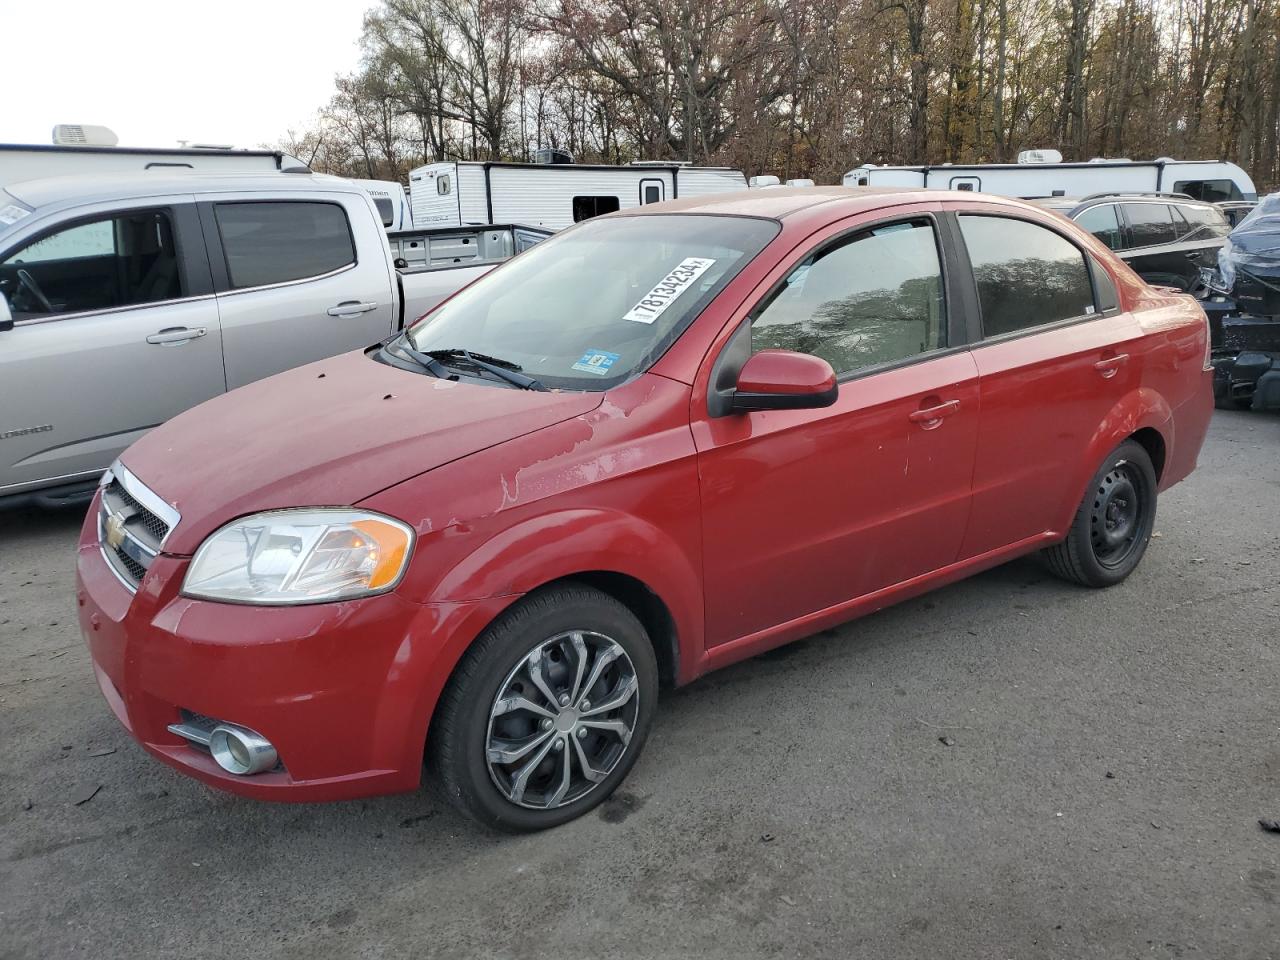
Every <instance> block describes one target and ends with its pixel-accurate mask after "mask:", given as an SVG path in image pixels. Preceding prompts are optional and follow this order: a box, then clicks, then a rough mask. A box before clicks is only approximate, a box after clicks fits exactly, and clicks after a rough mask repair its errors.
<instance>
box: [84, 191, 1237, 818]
mask: <svg viewBox="0 0 1280 960" xmlns="http://www.w3.org/2000/svg"><path fill="white" fill-rule="evenodd" d="M1207 359H1208V331H1207V328H1206V323H1205V316H1204V313H1203V311H1202V310H1201V309H1200V307H1199V306H1198V305H1197V303H1196V302H1195V301H1194V300H1193V299H1192V298H1190V297H1187V296H1183V295H1180V294H1171V293H1169V292H1167V291H1162V290H1158V289H1155V288H1152V287H1150V286H1147V285H1146V284H1144V283H1142V282H1141V281H1140V280H1139V279H1138V278H1137V277H1135V276H1134V274H1133V273H1132V272H1131V271H1129V270H1128V269H1125V268H1124V267H1123V266H1122V265H1121V263H1120V262H1119V261H1118V260H1117V259H1116V257H1115V255H1114V254H1112V253H1111V252H1109V251H1108V250H1107V248H1106V247H1105V246H1103V245H1102V244H1101V243H1100V242H1098V241H1097V240H1096V239H1095V238H1094V237H1092V236H1091V235H1089V234H1088V233H1086V232H1084V231H1083V230H1081V229H1080V228H1079V227H1077V226H1075V225H1073V224H1071V223H1069V222H1067V221H1065V220H1063V219H1062V218H1060V217H1056V216H1053V215H1051V214H1049V213H1047V212H1046V211H1043V210H1040V209H1038V208H1035V207H1032V206H1030V205H1028V204H1024V203H1019V202H1016V201H1010V200H1001V199H999V198H995V197H983V196H976V195H972V194H941V193H928V192H925V191H883V190H875V191H851V190H845V189H842V188H839V187H831V188H822V189H803V190H795V189H787V188H781V189H777V190H767V191H759V192H755V193H752V194H738V195H736V196H720V197H704V198H701V199H697V200H683V201H677V202H673V203H668V204H660V205H655V206H645V207H643V208H640V209H636V210H631V211H627V212H626V213H625V214H616V215H613V216H606V217H601V218H597V219H593V220H591V221H588V222H586V223H583V224H580V225H578V226H576V227H573V228H571V229H569V230H566V231H564V232H563V233H560V234H558V235H557V236H555V237H553V238H551V239H550V240H547V241H545V242H544V243H542V244H539V245H538V246H536V247H534V248H533V249H532V250H530V251H528V252H527V253H526V254H524V255H523V256H520V257H518V258H516V259H514V260H512V261H510V262H509V263H507V264H504V265H503V266H502V267H499V268H498V269H497V270H496V271H494V272H493V273H491V274H490V275H488V276H486V277H484V278H482V279H481V280H479V281H478V282H476V283H475V284H473V285H472V286H470V287H468V288H467V289H466V290H464V291H463V292H461V293H460V294H458V295H457V296H455V297H453V298H452V299H451V300H449V301H448V302H447V303H445V304H443V305H442V306H440V307H439V308H437V309H436V310H435V311H433V312H432V313H431V314H429V315H428V316H427V317H425V318H424V319H423V320H422V321H420V322H419V323H417V324H414V325H412V327H410V328H409V329H408V330H407V331H406V332H405V333H403V334H402V335H400V336H398V337H395V338H392V339H390V340H388V341H386V342H385V343H384V344H383V345H381V346H379V347H376V348H372V349H368V350H364V351H359V352H354V353H348V354H346V355H344V356H341V357H336V358H333V359H330V360H326V361H324V362H322V363H316V364H311V365H309V366H306V367H302V368H300V369H297V370H293V371H290V372H288V373H284V374H281V375H279V376H276V377H273V378H270V379H267V380H262V381H259V382H257V383H254V384H251V385H250V386H247V387H244V388H242V389H239V390H235V391H232V392H231V393H229V394H227V395H226V396H222V397H218V398H215V399H214V400H212V401H210V402H208V403H206V404H203V405H201V406H199V407H197V408H195V409H194V410H190V411H188V412H187V413H184V414H182V415H181V416H179V417H177V418H175V419H174V420H172V421H171V422H170V423H168V424H166V425H164V426H162V427H160V428H158V429H156V430H154V431H152V432H151V433H150V434H148V435H147V436H146V437H144V438H143V439H142V440H140V441H139V442H138V443H136V444H135V445H134V446H132V447H131V448H130V449H129V450H127V451H125V453H124V454H123V456H122V457H121V458H120V461H119V463H118V464H117V465H116V466H115V467H113V468H112V470H111V473H110V475H109V476H108V477H107V478H105V482H104V483H103V485H102V486H101V488H100V490H99V492H98V494H97V495H96V497H95V499H94V502H93V505H92V507H91V509H90V511H89V515H88V518H87V519H86V522H85V526H84V529H83V532H82V534H81V539H80V544H79V552H78V560H77V576H78V583H79V587H78V601H79V615H80V624H81V627H82V629H83V631H84V636H85V637H86V639H87V641H88V644H89V649H90V652H91V655H92V660H93V664H94V670H95V672H96V675H97V678H98V682H99V684H100V685H101V688H102V691H103V694H104V696H105V698H106V700H107V702H108V703H109V704H110V708H111V709H112V710H113V711H114V713H115V714H116V716H117V717H118V718H119V719H120V720H121V722H122V723H123V724H124V726H125V727H126V728H127V729H128V730H129V731H130V732H131V734H132V735H133V736H134V737H135V738H137V739H138V740H139V741H140V742H141V743H142V744H143V746H144V747H145V748H146V750H147V751H149V752H150V753H152V754H153V755H155V756H156V757H158V758H159V759H161V760H163V761H164V762H166V763H168V764H170V765H172V766H174V767H176V768H177V769H178V770H180V771H182V772H184V773H186V774H188V775H191V776H193V777H196V778H198V779H200V780H202V781H204V782H205V783H208V784H211V785H213V786H216V787H220V788H222V789H226V790H231V791H233V792H236V793H241V794H245V795H247V796H252V797H259V798H269V799H281V800H332V799H336V798H339V797H354V796H361V795H369V794H379V793H388V792H394V791H403V790H411V789H413V788H415V787H416V786H417V784H418V782H419V778H420V776H421V773H422V769H423V758H424V750H425V751H426V766H427V769H428V770H429V771H430V773H431V775H432V776H434V777H437V778H438V779H439V780H440V782H441V783H442V784H443V786H444V789H445V792H446V794H447V795H448V796H449V797H450V798H451V799H452V800H453V801H454V802H455V803H457V804H458V805H459V806H460V807H461V808H462V809H464V810H466V811H467V812H468V813H470V814H471V815H473V816H475V817H476V818H478V819H479V820H481V821H483V822H485V823H488V824H493V825H496V826H499V827H503V828H508V829H537V828H541V827H548V826H552V825H554V824H557V823H563V822H564V821H567V820H569V819H572V818H573V817H576V816H579V815H581V814H582V813H584V812H585V811H587V810H589V809H591V808H592V807H593V806H595V805H596V804H598V803H600V802H601V801H602V800H603V799H605V797H607V796H608V795H609V794H610V792H612V791H613V790H614V789H615V788H616V787H617V786H618V784H619V783H620V782H621V781H622V779H623V778H624V777H625V776H626V775H627V772H628V771H629V770H630V769H631V767H632V766H633V765H634V763H635V762H636V758H637V756H638V755H639V753H640V750H641V747H642V746H643V744H644V742H645V738H646V736H647V734H648V732H649V729H650V726H651V724H652V722H653V717H654V713H655V710H656V708H657V706H658V688H659V685H660V684H662V683H667V684H682V683H687V682H689V681H691V680H693V679H694V678H696V677H698V676H700V675H702V674H704V673H706V672H707V671H709V670H713V669H716V668H718V667H722V666H725V665H727V664H730V663H733V662H735V661H737V660H741V659H744V658H746V657H750V656H753V655H755V654H758V653H760V652H762V651H765V650H768V649H770V648H771V647H776V646H778V645H780V644H783V643H786V642H788V641H791V640H795V639H797V638H799V637H802V636H806V635H808V634H811V633H814V632H816V631H819V630H822V629H824V628H827V627H831V626H833V625H835V624H837V623H839V622H841V621H844V620H848V619H850V618H852V617H855V616H858V615H859V614H863V613H868V612H871V611H874V610H878V609H881V608H882V607H885V606H887V605H889V604H891V603H894V602H895V601H898V600H902V599H905V598H907V597H911V596H914V595H917V594H919V593H922V592H924V591H926V590H928V589H931V588H933V587H937V586H940V585H942V584H945V583H949V582H952V581H954V580H957V579H959V578H961V577H964V576H968V575H969V574H972V573H975V572H977V571H979V570H982V569H985V568H988V567H991V566H994V565H996V564H999V563H1002V562H1004V561H1006V560H1009V559H1011V558H1013V557H1017V556H1021V555H1023V554H1030V553H1036V552H1037V551H1043V552H1044V554H1045V556H1046V558H1047V561H1048V563H1049V566H1050V569H1052V570H1053V571H1054V572H1055V573H1057V574H1058V575H1060V576H1062V577H1064V578H1066V579H1068V580H1071V581H1074V582H1076V583H1080V584H1085V585H1089V586H1095V587H1102V586H1108V585H1111V584H1115V583H1118V582H1120V581H1121V580H1123V579H1124V578H1125V577H1126V576H1128V575H1129V574H1130V573H1131V572H1132V571H1133V570H1134V568H1135V567H1136V566H1137V564H1138V563H1139V561H1140V560H1141V558H1142V556H1143V552H1144V550H1145V549H1146V546H1147V543H1148V538H1149V537H1150V536H1151V532H1152V525H1153V523H1154V521H1155V511H1156V498H1157V494H1158V492H1159V491H1162V490H1165V489H1167V488H1168V487H1169V486H1170V485H1172V484H1174V483H1177V482H1178V481H1179V480H1181V479H1182V478H1183V477H1185V476H1187V474H1188V473H1190V472H1191V470H1192V469H1193V468H1194V466H1195V462H1196V457H1197V454H1198V452H1199V450H1200V445H1201V443H1202V441H1203V439H1204V435H1205V430H1206V428H1207V426H1208V422H1209V417H1210V415H1211V413H1212V397H1211V393H1210V379H1211V374H1210V372H1209V368H1208V366H1207Z"/></svg>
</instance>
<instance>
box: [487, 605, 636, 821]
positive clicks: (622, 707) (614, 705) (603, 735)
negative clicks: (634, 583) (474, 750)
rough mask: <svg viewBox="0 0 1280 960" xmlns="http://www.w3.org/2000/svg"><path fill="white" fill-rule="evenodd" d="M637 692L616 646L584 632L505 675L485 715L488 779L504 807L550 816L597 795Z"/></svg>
mask: <svg viewBox="0 0 1280 960" xmlns="http://www.w3.org/2000/svg"><path fill="white" fill-rule="evenodd" d="M639 710H640V684H639V681H638V679H637V678H636V671H635V666H634V665H633V664H632V662H631V658H630V657H629V656H628V655H627V652H626V651H625V650H624V649H623V648H622V646H621V645H620V644H619V643H618V642H617V641H615V640H613V639H612V638H610V637H607V636H605V635H604V634H601V633H595V632H593V631H589V630H572V631H569V632H567V633H561V634H558V635H556V636H554V637H552V638H551V639H549V640H545V641H543V642H542V643H540V644H538V645H537V646H536V647H534V648H533V650H531V651H530V652H529V653H528V654H526V655H525V656H524V657H523V658H522V659H521V660H520V662H519V663H517V664H516V665H515V667H514V668H513V669H512V670H511V672H510V673H509V674H507V678H506V679H505V680H504V681H503V682H502V684H501V686H499V688H498V694H497V696H496V697H494V700H493V705H492V707H491V708H490V711H489V724H488V730H487V733H486V743H485V752H486V760H487V762H488V768H489V776H490V777H491V778H492V779H493V782H494V784H495V785H496V786H497V788H498V789H499V790H500V791H501V792H502V795H503V796H505V797H506V798H507V799H508V800H509V801H511V802H512V803H514V804H517V805H519V806H522V807H529V808H532V809H537V810H551V809H556V808H558V807H563V806H566V805H567V804H570V803H573V802H575V801H577V800H580V799H581V798H582V797H585V796H586V795H587V794H589V793H590V792H591V791H592V790H594V789H596V788H597V787H598V786H599V785H600V784H601V783H602V782H603V781H604V780H605V779H606V778H607V777H608V776H609V774H610V772H612V771H613V769H614V768H615V767H616V766H617V765H618V761H619V760H621V759H622V756H623V754H625V753H626V751H627V747H628V745H629V744H630V743H631V737H632V735H633V734H634V733H635V728H636V722H637V719H638V717H639Z"/></svg>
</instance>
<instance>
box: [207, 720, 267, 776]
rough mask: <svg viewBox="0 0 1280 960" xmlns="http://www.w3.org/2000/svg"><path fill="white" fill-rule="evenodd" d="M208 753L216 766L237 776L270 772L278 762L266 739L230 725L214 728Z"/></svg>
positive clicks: (220, 725)
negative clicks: (211, 755)
mask: <svg viewBox="0 0 1280 960" xmlns="http://www.w3.org/2000/svg"><path fill="white" fill-rule="evenodd" d="M209 752H210V753H211V754H213V760H214V762H215V763H216V764H217V765H218V766H220V767H221V768H222V769H223V770H225V771H227V773H234V774H235V775H236V776H238V777H247V776H250V775H252V774H255V773H261V772H262V771H263V770H270V769H272V768H273V767H274V766H275V765H276V763H277V762H278V760H279V758H278V757H277V756H276V748H275V747H273V746H272V745H271V742H270V741H269V740H267V739H266V737H263V736H262V735H261V734H257V733H254V732H253V731H252V730H250V729H248V728H247V727H237V726H236V725H235V724H233V723H220V724H218V725H217V726H216V727H214V728H213V732H212V733H210V734H209Z"/></svg>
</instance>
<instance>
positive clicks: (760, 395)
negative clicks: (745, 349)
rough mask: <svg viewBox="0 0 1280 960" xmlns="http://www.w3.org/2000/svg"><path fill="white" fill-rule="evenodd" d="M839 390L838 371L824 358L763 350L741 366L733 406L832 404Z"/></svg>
mask: <svg viewBox="0 0 1280 960" xmlns="http://www.w3.org/2000/svg"><path fill="white" fill-rule="evenodd" d="M839 389H840V388H839V385H838V384H837V383H836V372H835V371H834V370H833V369H831V364H829V363H827V361H825V360H823V359H822V358H821V357H815V356H812V355H811V354H807V353H795V352H793V351H791V350H761V351H760V352H759V353H755V354H752V356H751V358H750V359H748V360H747V362H746V363H744V364H743V365H742V372H741V373H739V374H738V386H737V389H736V390H735V391H734V394H733V409H734V410H738V411H747V410H808V409H814V408H817V407H829V406H831V404H833V403H835V402H836V396H837V394H838V392H839Z"/></svg>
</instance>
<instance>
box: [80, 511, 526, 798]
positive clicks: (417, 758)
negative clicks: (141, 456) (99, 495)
mask: <svg viewBox="0 0 1280 960" xmlns="http://www.w3.org/2000/svg"><path fill="white" fill-rule="evenodd" d="M93 516H94V511H93V510H90V512H89V517H90V518H92V517H93ZM186 563H187V561H186V560H185V559H183V558H176V557H169V556H165V555H161V556H160V557H158V558H157V559H156V561H155V562H154V564H153V565H152V567H151V570H150V571H149V572H148V573H147V576H146V578H145V579H144V580H143V582H142V584H141V586H140V588H139V590H138V592H137V594H131V593H130V592H129V591H128V590H127V589H126V588H125V587H124V586H123V585H122V584H121V583H120V581H119V580H118V579H116V577H115V576H114V575H113V574H112V573H111V571H110V570H109V569H108V567H107V565H106V562H105V561H104V559H103V558H102V555H101V552H100V551H99V548H98V544H97V542H96V530H95V528H94V525H93V524H92V523H87V524H86V526H85V529H84V531H83V532H82V534H81V541H80V545H79V550H78V556H77V563H76V572H77V602H78V605H79V606H78V613H79V619H80V627H81V630H82V631H83V633H84V636H85V640H86V642H87V644H88V647H89V652H90V654H91V656H92V660H93V669H94V673H95V675H96V677H97V680H98V684H99V686H100V687H101V688H102V693H103V696H104V697H105V698H106V700H107V703H108V704H109V705H110V707H111V710H112V712H114V713H115V715H116V717H117V719H119V721H120V722H121V724H123V725H124V727H125V729H126V730H128V731H129V732H130V733H131V734H132V735H133V737H134V738H135V739H136V740H138V742H139V743H140V744H142V746H143V747H144V748H145V749H146V750H147V752H149V753H150V754H152V755H153V756H155V757H156V758H157V759H159V760H162V761H164V762H165V763H167V764H169V765H170V766H172V767H174V768H176V769H178V770H180V771H181V772H183V773H185V774H187V775H188V776H192V777H195V778H196V779H198V780H201V781H203V782H204V783H207V784H209V785H210V786H214V787H218V788H220V789H223V790H228V791H231V792H233V793H237V794H242V795H244V796H249V797H256V798H259V799H271V800H291V801H323V800H337V799H343V798H349V797H359V796H369V795H373V794H383V793H396V792H403V791H408V790H413V789H414V788H416V787H417V785H418V783H419V780H420V777H421V772H422V757H423V747H424V744H425V740H426V733H427V725H428V723H429V721H430V717H431V712H432V710H433V709H434V706H435V702H436V700H437V698H438V697H439V693H440V691H441V690H442V689H443V686H444V683H445V681H446V680H447V678H448V675H449V672H450V671H451V670H452V667H453V664H454V663H455V662H456V659H457V656H458V655H459V654H460V652H461V651H462V650H463V649H465V647H466V645H467V644H469V643H470V641H471V639H472V638H474V636H475V635H476V634H477V633H478V632H479V631H480V630H481V629H483V627H484V625H485V624H487V623H488V622H489V621H490V620H491V619H492V617H493V616H494V615H496V613H497V611H498V610H500V609H501V608H502V607H503V606H505V605H506V604H507V603H509V602H510V599H511V598H495V599H493V600H488V601H477V602H475V603H457V604H416V603H412V602H409V601H407V600H404V599H402V598H400V597H399V596H397V595H396V594H394V593H392V594H384V595H382V596H378V597H370V598H367V599H363V600H356V601H348V602H342V603H330V604H314V605H308V606H297V607H255V606H240V605H232V604H222V603H209V602H206V601H199V600H192V599H188V598H186V597H182V596H180V595H179V594H178V590H179V588H180V586H181V583H182V577H183V575H184V574H185V571H186ZM181 710H189V711H191V712H193V713H199V714H204V715H205V716H208V717H214V718H217V719H219V720H225V721H229V722H232V723H237V724H241V725H243V726H246V727H250V728H251V729H253V730H255V731H257V732H258V733H260V734H262V735H263V736H265V737H266V738H267V739H268V740H270V741H271V742H272V744H274V745H275V747H276V749H277V751H278V753H279V756H280V761H281V764H282V768H278V769H276V770H274V771H270V772H265V773H260V774H256V775H253V776H248V777H239V776H234V775H232V774H229V773H227V772H225V771H224V770H222V769H221V768H220V767H218V766H217V764H215V763H214V762H213V760H212V758H211V757H210V755H209V753H208V752H207V751H206V750H204V749H202V748H200V747H198V746H195V745H193V744H191V743H190V742H188V741H187V740H185V739H183V738H182V737H179V736H178V735H176V734H174V733H171V732H170V731H169V729H168V727H169V725H170V724H174V723H177V722H178V721H179V719H180V713H179V711H181Z"/></svg>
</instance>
